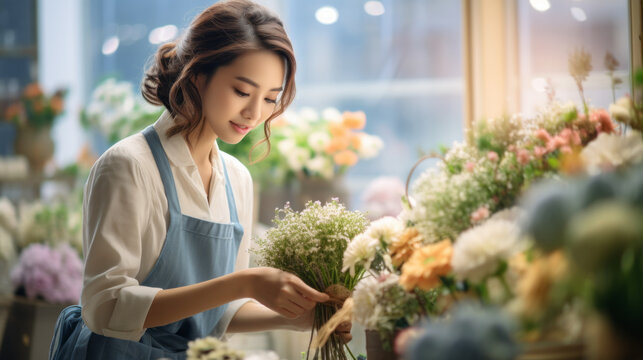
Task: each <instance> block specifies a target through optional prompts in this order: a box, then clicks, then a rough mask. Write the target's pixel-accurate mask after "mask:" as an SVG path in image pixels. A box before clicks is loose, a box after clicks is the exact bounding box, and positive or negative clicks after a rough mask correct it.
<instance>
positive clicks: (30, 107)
mask: <svg viewBox="0 0 643 360" xmlns="http://www.w3.org/2000/svg"><path fill="white" fill-rule="evenodd" d="M65 94H66V90H63V89H60V90H57V91H56V92H54V94H53V95H50V96H48V95H46V94H45V93H44V92H43V90H42V88H41V87H40V85H38V84H37V83H32V84H29V85H27V86H26V87H25V89H24V90H23V92H22V95H21V97H20V100H18V101H17V102H15V103H13V104H11V105H9V107H8V108H7V109H6V111H5V114H4V117H5V119H7V120H9V121H12V122H14V123H15V124H16V125H17V126H18V128H23V127H32V128H43V127H51V126H52V125H53V124H54V120H55V119H56V117H57V116H58V115H60V114H62V112H63V110H64V103H63V99H64V97H65Z"/></svg>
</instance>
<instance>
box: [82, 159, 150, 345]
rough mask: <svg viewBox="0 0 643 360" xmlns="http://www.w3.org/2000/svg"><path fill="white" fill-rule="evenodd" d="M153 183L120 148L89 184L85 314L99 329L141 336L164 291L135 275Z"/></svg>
mask: <svg viewBox="0 0 643 360" xmlns="http://www.w3.org/2000/svg"><path fill="white" fill-rule="evenodd" d="M110 150H111V149H110ZM149 188H150V186H146V185H145V181H144V178H143V174H142V171H141V167H140V165H139V163H138V162H137V160H136V159H135V158H133V157H131V156H129V155H127V154H124V153H119V152H118V151H108V153H106V154H105V155H104V156H103V157H102V158H101V159H100V160H99V161H98V162H97V163H96V165H95V166H94V168H93V169H92V172H91V174H90V176H89V179H88V181H87V184H86V186H85V197H84V202H83V249H84V258H85V267H84V279H83V281H84V283H83V290H82V294H81V304H82V317H83V320H84V321H85V324H86V325H87V327H88V328H89V329H90V330H92V331H93V332H95V333H97V334H100V335H104V336H110V337H115V338H120V339H126V340H134V341H138V340H139V339H140V338H141V336H142V335H143V333H144V332H145V329H144V328H143V323H144V322H145V318H146V317H147V313H148V310H149V308H150V306H151V304H152V301H153V300H154V297H155V296H156V293H157V292H158V291H159V290H161V289H160V288H152V287H147V286H141V285H140V284H139V282H138V280H136V275H137V274H138V272H139V269H140V266H141V255H142V251H143V250H144V249H143V241H142V240H143V237H144V233H145V231H146V227H147V222H148V218H149V213H150V199H151V196H150V195H151V194H150V193H149V191H150V190H149Z"/></svg>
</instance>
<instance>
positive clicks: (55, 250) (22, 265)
mask: <svg viewBox="0 0 643 360" xmlns="http://www.w3.org/2000/svg"><path fill="white" fill-rule="evenodd" d="M82 268H83V264H82V261H81V260H80V257H79V256H78V253H77V252H76V250H74V249H72V248H71V247H70V246H69V245H67V244H61V245H59V246H57V247H50V246H49V245H44V244H33V245H30V246H29V247H27V248H26V249H24V250H23V251H22V253H21V254H20V258H19V260H18V264H17V265H16V266H15V267H14V268H13V270H12V271H11V281H12V283H13V285H14V287H15V288H16V293H17V294H19V295H24V296H26V297H27V298H29V299H36V298H41V299H44V300H45V301H48V302H51V303H61V304H64V303H74V304H77V303H78V301H79V299H80V290H81V287H82V284H83V279H82V276H83V272H82Z"/></svg>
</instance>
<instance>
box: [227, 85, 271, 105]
mask: <svg viewBox="0 0 643 360" xmlns="http://www.w3.org/2000/svg"><path fill="white" fill-rule="evenodd" d="M234 92H235V93H237V95H238V96H239V97H248V96H250V94H248V93H245V92H243V91H241V90H239V89H237V88H235V89H234ZM264 100H265V101H266V102H267V103H268V104H276V103H277V99H270V98H265V99H264Z"/></svg>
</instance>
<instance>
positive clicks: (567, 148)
mask: <svg viewBox="0 0 643 360" xmlns="http://www.w3.org/2000/svg"><path fill="white" fill-rule="evenodd" d="M560 152H562V153H563V154H571V153H572V148H571V146H569V145H565V146H562V147H561V148H560Z"/></svg>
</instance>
